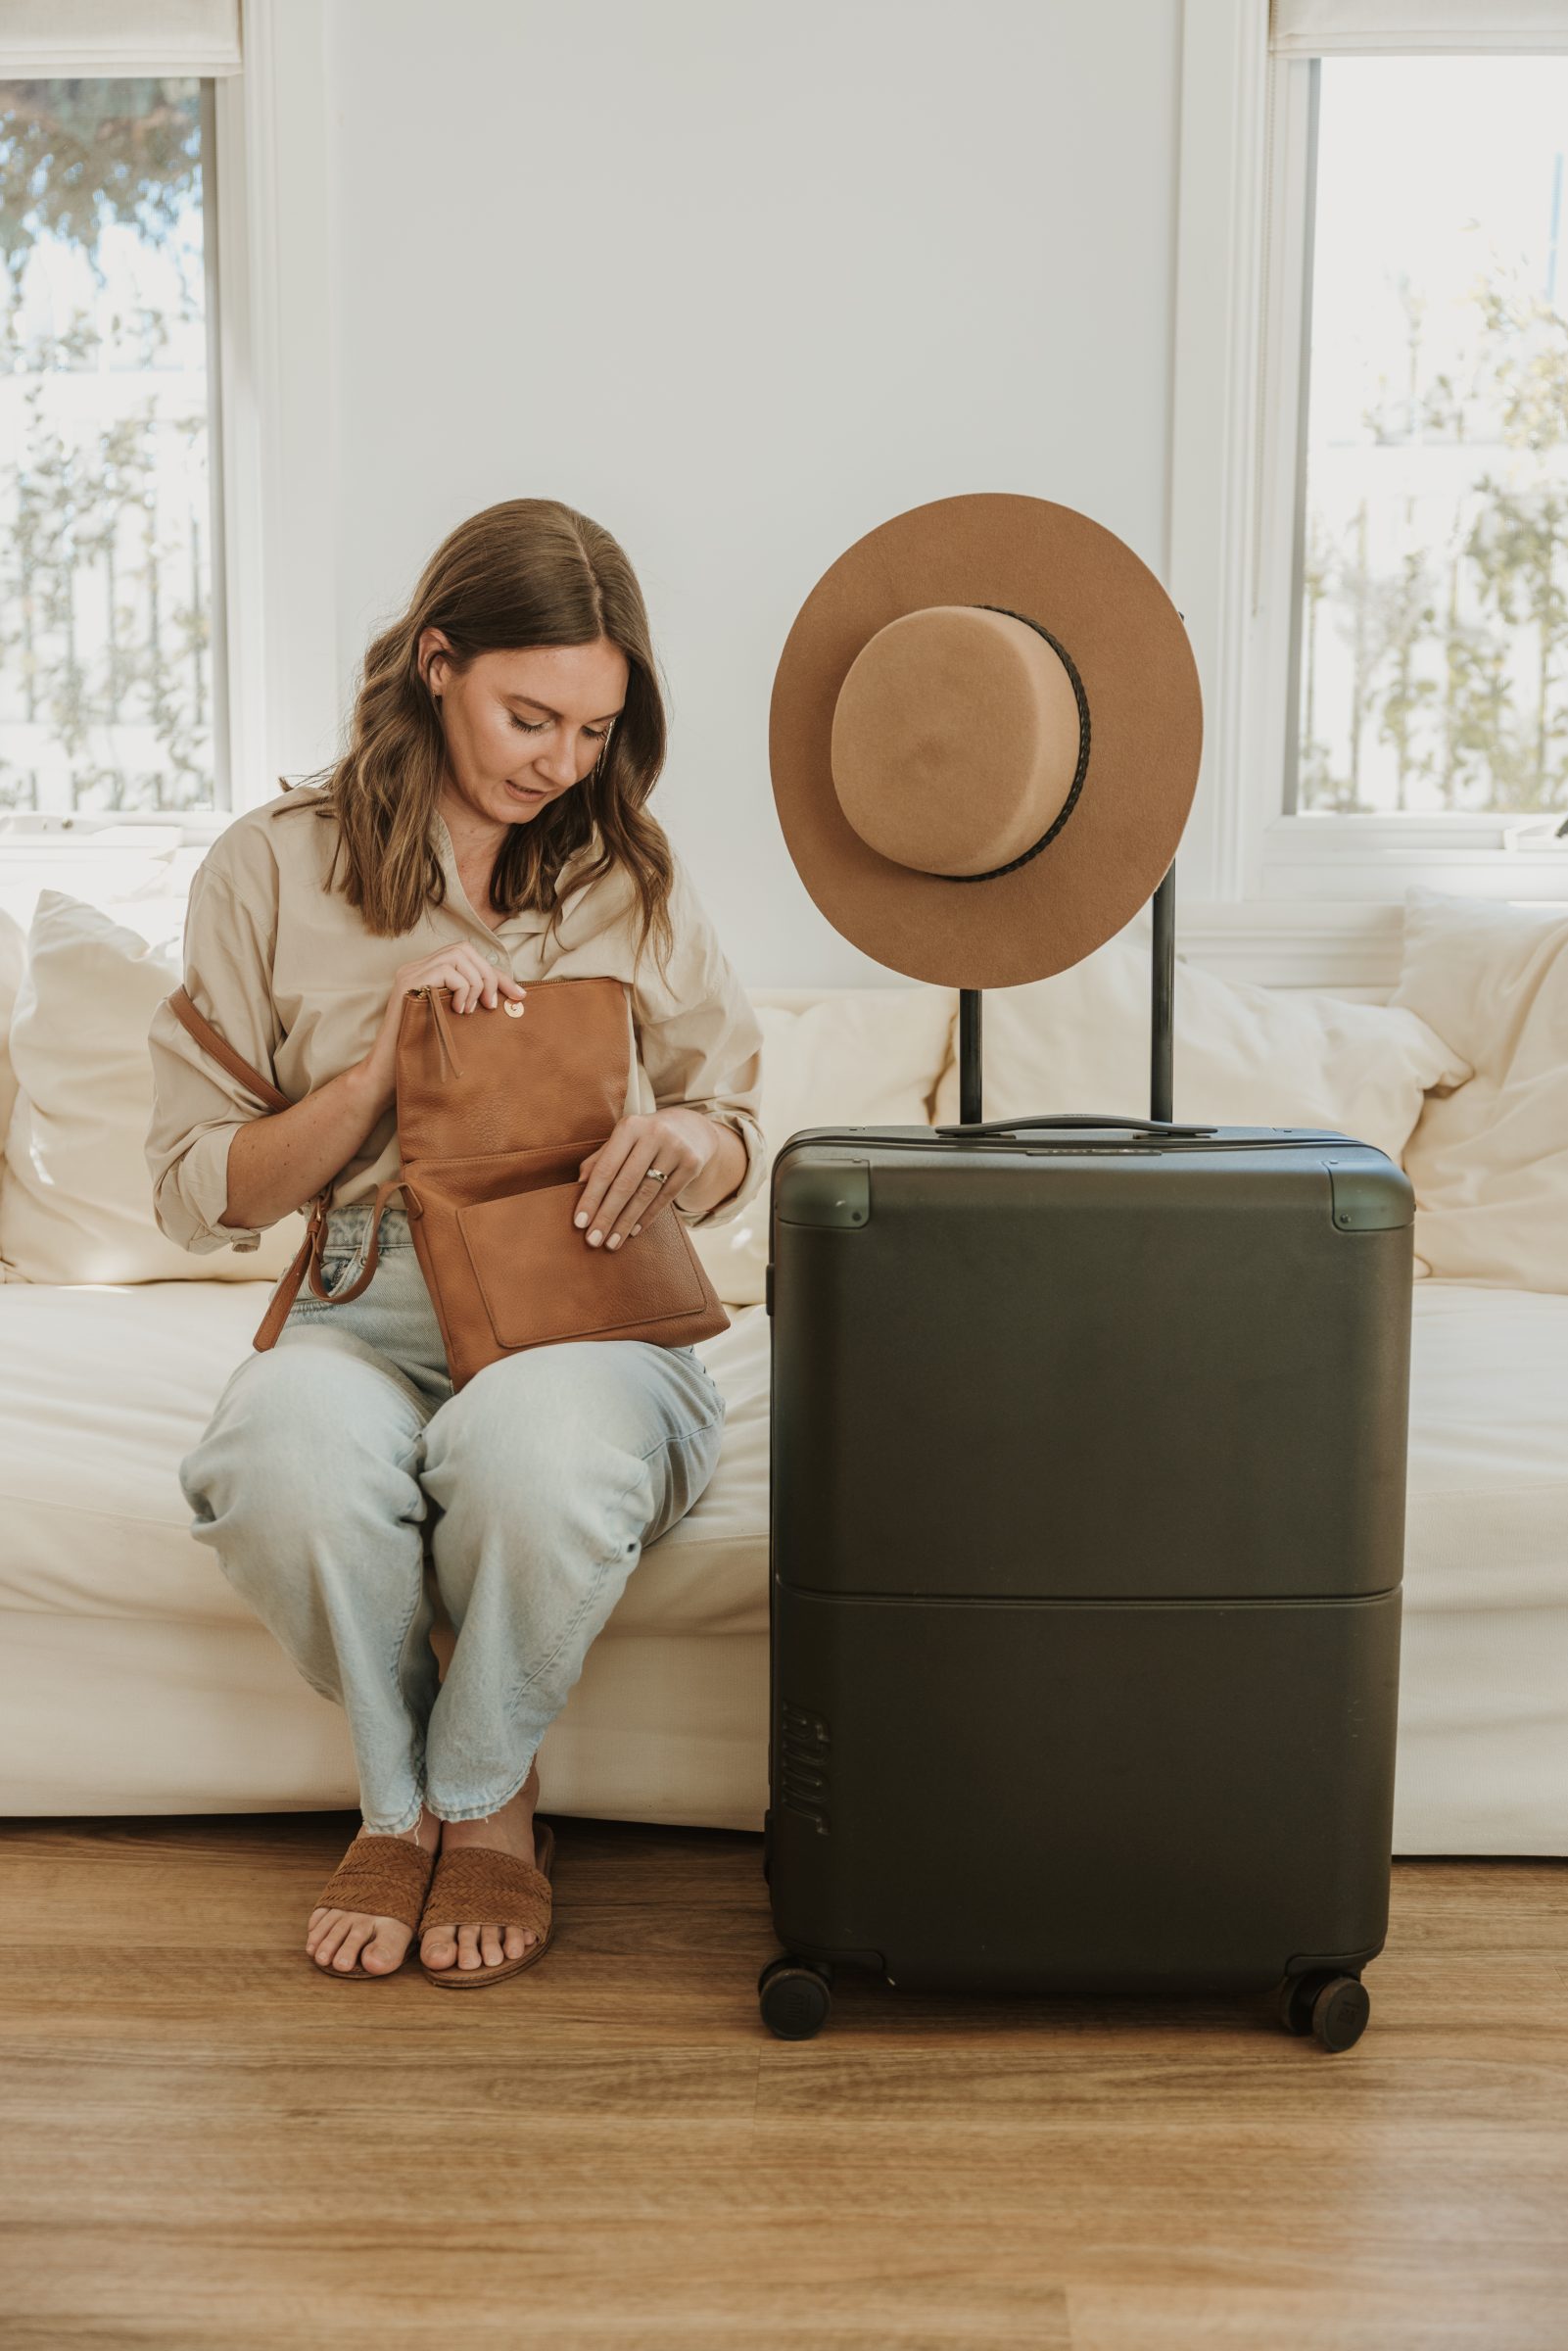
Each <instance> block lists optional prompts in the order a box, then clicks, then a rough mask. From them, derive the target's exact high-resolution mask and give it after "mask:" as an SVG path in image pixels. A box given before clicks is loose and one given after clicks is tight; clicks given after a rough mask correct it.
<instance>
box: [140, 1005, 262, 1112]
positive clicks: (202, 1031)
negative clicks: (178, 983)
mask: <svg viewBox="0 0 1568 2351" xmlns="http://www.w3.org/2000/svg"><path fill="white" fill-rule="evenodd" d="M168 1009H169V1011H170V1012H171V1013H172V1014H173V1015H174V1018H175V1019H176V1020H178V1021H183V1022H184V1024H185V1026H186V1028H187V1029H188V1030H189V1031H190V1032H191V1034H192V1036H194V1037H195V1039H196V1041H197V1043H198V1044H201V1045H205V1046H206V1047H207V1050H208V1051H209V1053H211V1054H212V1056H213V1059H214V1061H216V1062H220V1063H221V1064H222V1066H223V1068H224V1069H225V1070H227V1072H228V1074H229V1076H230V1077H231V1078H238V1079H239V1080H240V1082H241V1084H243V1085H248V1086H249V1087H250V1089H251V1091H252V1093H253V1094H260V1095H261V1099H262V1101H263V1102H265V1103H268V1104H270V1106H271V1108H272V1109H273V1110H289V1109H291V1108H292V1107H293V1106H292V1104H291V1103H290V1101H289V1097H288V1095H287V1094H283V1093H279V1091H278V1089H277V1087H276V1086H275V1085H274V1084H273V1083H272V1080H271V1079H270V1078H263V1077H262V1076H261V1072H260V1071H259V1070H253V1069H252V1067H251V1065H250V1063H249V1062H248V1061H247V1060H246V1059H245V1058H244V1056H243V1055H242V1054H239V1053H236V1052H235V1050H234V1047H233V1046H232V1045H231V1044H229V1043H228V1042H227V1041H226V1039H225V1038H223V1037H221V1036H219V1035H218V1033H217V1031H216V1030H215V1029H214V1027H213V1024H212V1022H211V1021H210V1020H208V1019H207V1017H206V1015H205V1014H203V1013H200V1012H198V1011H197V1009H196V1007H195V1005H194V1004H193V1003H192V1002H191V999H190V997H189V996H188V995H187V994H186V992H185V989H184V988H183V987H176V988H175V990H174V992H173V994H172V995H171V996H170V997H169V998H168Z"/></svg>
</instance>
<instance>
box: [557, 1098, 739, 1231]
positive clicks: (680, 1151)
mask: <svg viewBox="0 0 1568 2351" xmlns="http://www.w3.org/2000/svg"><path fill="white" fill-rule="evenodd" d="M712 1130H713V1123H712V1121H711V1120H710V1119H706V1118H704V1117H703V1115H702V1113H701V1111H699V1110H649V1111H638V1112H636V1113H634V1114H633V1116H632V1117H630V1118H625V1119H622V1120H621V1121H620V1122H619V1124H618V1125H617V1127H616V1128H615V1131H614V1132H613V1134H611V1135H610V1136H608V1138H607V1139H606V1140H605V1141H604V1142H602V1143H600V1145H599V1147H598V1149H597V1150H596V1151H591V1152H590V1153H589V1155H588V1157H587V1159H585V1160H584V1161H583V1162H582V1163H581V1165H580V1166H579V1168H578V1171H577V1172H578V1174H579V1175H580V1176H587V1177H588V1182H587V1185H586V1186H585V1188H584V1191H583V1194H582V1197H581V1199H580V1200H579V1201H578V1204H577V1214H576V1216H575V1218H574V1219H573V1222H574V1223H576V1224H577V1225H579V1226H580V1227H583V1226H586V1228H587V1233H588V1244H589V1247H590V1248H591V1249H597V1248H600V1247H602V1248H605V1249H617V1248H619V1247H620V1245H621V1242H622V1240H623V1239H624V1238H626V1237H627V1234H628V1232H632V1233H638V1232H641V1229H642V1227H643V1225H644V1224H645V1223H647V1222H648V1219H649V1218H650V1217H657V1216H662V1215H663V1214H664V1211H665V1209H666V1207H667V1205H668V1203H669V1202H670V1201H671V1200H673V1199H674V1197H675V1195H676V1193H677V1192H684V1191H685V1189H686V1187H687V1185H688V1184H689V1183H690V1182H691V1181H692V1180H693V1178H694V1177H696V1176H700V1175H701V1173H702V1171H703V1169H704V1168H705V1167H706V1166H707V1164H708V1162H709V1160H710V1159H711V1158H712V1157H713V1154H714V1151H715V1149H716V1148H717V1146H716V1144H715V1143H714V1142H713V1141H712V1140H711V1139H709V1138H710V1137H711V1135H712ZM649 1168H659V1169H662V1170H663V1173H664V1177H665V1180H664V1182H663V1183H655V1182H651V1181H649V1179H648V1176H647V1170H648V1169H649ZM591 1171H592V1172H591Z"/></svg>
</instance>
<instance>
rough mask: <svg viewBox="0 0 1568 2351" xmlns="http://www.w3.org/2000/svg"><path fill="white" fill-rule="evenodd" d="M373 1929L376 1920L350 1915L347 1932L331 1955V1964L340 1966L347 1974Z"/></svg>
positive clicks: (374, 1928)
mask: <svg viewBox="0 0 1568 2351" xmlns="http://www.w3.org/2000/svg"><path fill="white" fill-rule="evenodd" d="M375 1931H376V1922H375V1920H374V1919H373V1918H363V1917H360V1916H359V1915H357V1914H356V1915H355V1916H353V1917H351V1918H350V1920H349V1929H348V1933H347V1934H346V1935H345V1936H344V1938H343V1941H342V1942H341V1943H339V1945H338V1947H337V1949H336V1951H334V1953H333V1955H332V1964H333V1966H334V1967H337V1968H341V1969H342V1970H343V1971H344V1973H345V1974H347V1972H348V1970H349V1969H350V1968H351V1967H353V1966H355V1965H356V1962H357V1960H358V1957H359V1953H360V1952H361V1951H362V1950H363V1949H364V1946H365V1944H366V1943H368V1942H369V1940H370V1938H371V1936H372V1935H373V1934H374V1933H375Z"/></svg>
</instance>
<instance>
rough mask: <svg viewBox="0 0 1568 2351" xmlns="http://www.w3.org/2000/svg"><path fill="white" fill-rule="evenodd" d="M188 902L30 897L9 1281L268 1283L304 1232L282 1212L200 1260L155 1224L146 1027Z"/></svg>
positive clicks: (8, 1211) (173, 963)
mask: <svg viewBox="0 0 1568 2351" xmlns="http://www.w3.org/2000/svg"><path fill="white" fill-rule="evenodd" d="M184 916H185V901H184V900H183V899H182V898H162V899H147V900H145V901H138V902H136V903H134V904H124V905H120V906H117V908H116V910H115V914H114V915H113V916H112V915H110V914H108V913H106V912H105V911H104V910H103V909H102V908H101V907H97V906H91V905H88V904H86V903H85V902H84V901H83V900H81V899H79V898H74V897H69V896H67V894H66V893H65V892H64V891H63V890H57V889H45V890H43V891H42V892H41V894H40V895H39V898H38V901H37V906H36V909H35V911H34V914H33V918H32V928H31V931H30V933H29V935H28V939H27V968H26V972H25V974H24V979H23V983H22V986H21V989H20V991H19V993H18V996H17V1002H16V1009H15V1012H14V1013H13V1016H12V1023H11V1057H12V1063H13V1066H14V1070H15V1076H16V1084H17V1096H16V1102H15V1105H14V1107H13V1109H12V1113H11V1121H10V1126H9V1128H8V1130H7V1134H6V1149H5V1164H4V1167H3V1169H0V1276H3V1278H4V1279H6V1280H8V1281H49V1282H79V1281H95V1282H96V1281H211V1280H214V1279H216V1280H219V1281H256V1280H261V1279H268V1280H271V1279H275V1278H276V1277H277V1275H278V1274H280V1273H281V1272H282V1271H283V1270H284V1268H285V1267H286V1266H287V1265H288V1264H289V1262H290V1260H291V1259H292V1258H293V1256H294V1254H295V1251H296V1250H297V1249H298V1248H299V1245H300V1242H301V1240H302V1239H303V1238H304V1235H305V1219H304V1217H303V1216H299V1215H294V1216H288V1217H285V1218H283V1219H282V1220H281V1221H280V1223H276V1224H274V1225H272V1226H271V1227H270V1228H269V1229H268V1230H267V1231H265V1232H263V1233H262V1235H261V1246H260V1248H258V1249H256V1250H252V1251H250V1252H248V1253H244V1254H236V1252H235V1251H234V1250H232V1249H214V1250H213V1251H211V1252H210V1253H208V1254H206V1255H203V1256H197V1255H194V1254H193V1253H191V1252H190V1251H188V1250H185V1249H181V1248H179V1247H177V1246H176V1244H175V1243H174V1242H173V1241H171V1240H169V1239H168V1238H167V1237H166V1235H165V1234H164V1233H162V1232H160V1231H159V1229H158V1224H157V1222H156V1220H155V1218H154V1216H153V1200H152V1186H151V1183H150V1180H149V1178H148V1174H147V1160H146V1156H145V1147H144V1146H145V1138H146V1133H147V1127H148V1122H149V1121H150V1119H151V1117H152V1108H153V1069H152V1059H151V1056H150V1054H149V1053H148V1049H147V1031H148V1028H149V1026H150V1024H151V1022H152V1017H153V1012H154V1009H155V1007H156V1006H157V1004H158V1003H159V1001H160V999H161V998H162V997H164V996H166V995H167V994H168V993H169V992H170V990H171V989H173V988H175V987H177V986H178V984H179V978H180V971H181V965H182V953H181V950H182V945H183V937H184Z"/></svg>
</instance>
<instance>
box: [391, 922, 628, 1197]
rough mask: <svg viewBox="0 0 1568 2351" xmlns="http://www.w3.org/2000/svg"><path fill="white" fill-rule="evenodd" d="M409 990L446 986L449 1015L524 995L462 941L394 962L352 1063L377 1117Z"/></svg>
mask: <svg viewBox="0 0 1568 2351" xmlns="http://www.w3.org/2000/svg"><path fill="white" fill-rule="evenodd" d="M415 987H450V988H451V991H452V998H451V1008H452V1011H453V1012H472V1011H473V1010H474V1008H475V1006H476V1005H478V1004H481V1003H483V1004H486V1005H488V1006H489V1007H490V1009H491V1010H492V1011H494V1010H495V1008H496V1003H497V1000H498V998H499V997H500V996H501V995H507V996H511V997H513V998H515V999H517V1000H518V1001H520V1000H521V999H522V998H523V997H524V996H526V995H527V993H528V990H527V988H526V987H524V985H523V984H522V982H521V981H520V980H514V979H513V978H512V976H511V974H510V972H502V971H497V970H496V969H495V968H494V967H493V966H492V965H490V964H488V963H487V962H486V961H485V959H484V957H483V956H482V955H481V954H480V952H479V949H478V948H477V947H471V946H470V945H469V944H468V941H467V940H466V939H463V938H459V939H454V940H453V941H452V942H451V945H450V946H444V947H436V948H435V949H434V950H433V951H432V952H431V953H430V954H428V955H416V956H415V957H414V959H413V961H412V962H411V963H400V964H399V966H398V969H397V971H396V973H395V974H394V976H393V982H392V994H391V996H390V997H389V998H388V1000H387V1009H386V1011H385V1013H384V1014H383V1015H382V1021H381V1027H380V1029H379V1030H378V1031H377V1032H376V1041H375V1043H374V1044H373V1045H372V1046H371V1048H370V1050H369V1052H368V1053H367V1054H366V1055H365V1056H364V1059H363V1060H362V1061H359V1062H356V1064H355V1068H356V1071H357V1073H358V1076H359V1081H360V1083H361V1085H362V1086H363V1087H364V1089H365V1091H366V1092H367V1093H368V1094H369V1095H370V1096H371V1097H372V1099H373V1101H374V1104H375V1108H376V1112H377V1115H378V1116H379V1115H380V1113H381V1112H383V1111H387V1110H390V1109H391V1108H392V1106H393V1104H394V1103H395V1102H396V1101H397V1099H398V1030H399V1028H400V1026H401V1024H402V1021H403V999H404V996H405V995H407V994H408V992H409V990H410V989H412V988H415ZM653 1164H654V1166H655V1167H657V1166H658V1165H659V1164H660V1163H659V1162H658V1161H657V1160H655V1161H654V1163H653ZM656 1188H657V1187H656V1186H655V1189H656Z"/></svg>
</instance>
